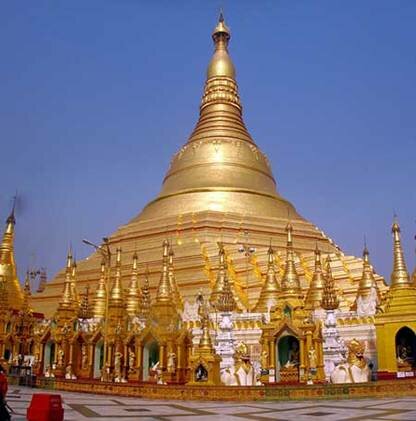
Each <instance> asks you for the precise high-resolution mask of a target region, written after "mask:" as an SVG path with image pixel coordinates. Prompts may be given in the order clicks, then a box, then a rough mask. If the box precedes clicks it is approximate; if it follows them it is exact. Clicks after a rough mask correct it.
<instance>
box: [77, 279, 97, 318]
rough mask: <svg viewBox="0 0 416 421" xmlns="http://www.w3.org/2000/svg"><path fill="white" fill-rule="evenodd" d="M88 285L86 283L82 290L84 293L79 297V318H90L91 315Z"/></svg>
mask: <svg viewBox="0 0 416 421" xmlns="http://www.w3.org/2000/svg"><path fill="white" fill-rule="evenodd" d="M89 295H90V287H89V286H88V285H87V286H86V287H85V290H84V294H83V296H82V299H81V303H80V306H79V311H78V317H79V318H80V319H84V320H85V319H90V318H91V317H92V315H93V314H92V311H91V307H90V300H89Z"/></svg>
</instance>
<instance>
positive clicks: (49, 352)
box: [43, 341, 56, 372]
mask: <svg viewBox="0 0 416 421" xmlns="http://www.w3.org/2000/svg"><path fill="white" fill-rule="evenodd" d="M55 348H56V346H55V342H53V341H48V342H46V344H45V351H44V354H43V371H44V372H45V371H46V369H47V368H48V367H49V368H52V365H53V364H54V361H55Z"/></svg>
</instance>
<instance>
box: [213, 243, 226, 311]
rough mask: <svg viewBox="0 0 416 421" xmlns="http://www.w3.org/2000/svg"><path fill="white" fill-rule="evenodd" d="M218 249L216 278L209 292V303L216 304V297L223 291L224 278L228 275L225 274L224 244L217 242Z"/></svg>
mask: <svg viewBox="0 0 416 421" xmlns="http://www.w3.org/2000/svg"><path fill="white" fill-rule="evenodd" d="M218 247H219V251H218V260H219V264H218V273H217V279H216V281H215V285H214V288H213V289H212V292H211V297H210V299H209V301H210V302H211V304H215V305H216V304H217V301H218V297H219V296H220V295H221V294H222V293H223V292H224V283H225V278H226V277H227V276H228V274H227V263H226V261H225V250H224V244H223V243H221V242H220V243H218Z"/></svg>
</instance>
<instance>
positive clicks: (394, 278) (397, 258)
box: [390, 220, 410, 288]
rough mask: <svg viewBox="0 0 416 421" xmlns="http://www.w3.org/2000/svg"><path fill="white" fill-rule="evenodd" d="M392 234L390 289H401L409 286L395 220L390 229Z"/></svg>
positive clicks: (398, 228) (397, 225)
mask: <svg viewBox="0 0 416 421" xmlns="http://www.w3.org/2000/svg"><path fill="white" fill-rule="evenodd" d="M391 232H392V233H393V240H394V245H393V255H394V257H393V272H392V274H391V278H390V279H391V284H390V286H391V288H403V287H408V286H410V278H409V273H408V272H407V267H406V262H405V260H404V255H403V249H402V244H401V241H400V227H399V224H398V222H397V220H395V221H394V223H393V226H392V228H391Z"/></svg>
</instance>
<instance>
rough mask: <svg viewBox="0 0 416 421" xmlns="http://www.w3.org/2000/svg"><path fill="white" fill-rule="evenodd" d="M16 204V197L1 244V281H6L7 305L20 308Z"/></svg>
mask: <svg viewBox="0 0 416 421" xmlns="http://www.w3.org/2000/svg"><path fill="white" fill-rule="evenodd" d="M15 205H16V198H15V200H14V202H13V207H12V210H11V212H10V215H9V217H8V218H7V220H6V229H5V231H4V234H3V239H2V242H1V245H0V279H1V281H0V282H2V283H4V290H5V291H6V292H5V294H4V297H3V298H5V297H6V296H7V302H8V304H7V305H8V306H9V307H10V308H13V309H16V310H19V309H21V307H22V304H23V291H22V288H21V286H20V282H19V279H18V277H17V268H16V263H15V258H14V231H15V225H16V218H15ZM5 299H6V298H5Z"/></svg>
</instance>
